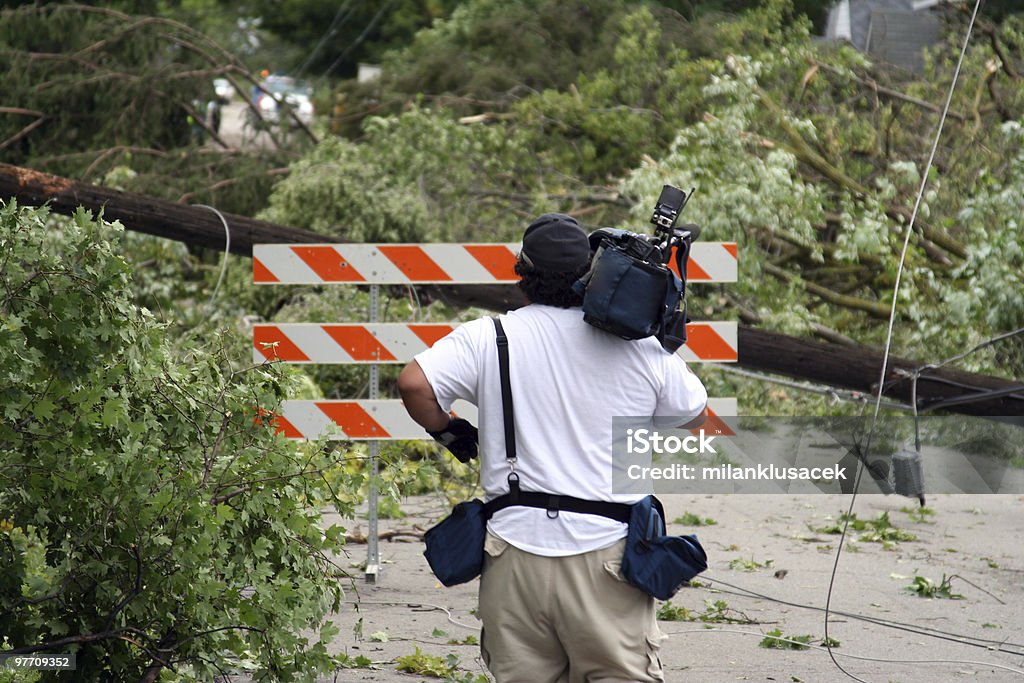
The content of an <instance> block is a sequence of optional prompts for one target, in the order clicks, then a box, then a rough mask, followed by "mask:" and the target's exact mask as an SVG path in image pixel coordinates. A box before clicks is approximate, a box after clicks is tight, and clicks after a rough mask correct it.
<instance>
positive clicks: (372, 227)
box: [261, 108, 529, 242]
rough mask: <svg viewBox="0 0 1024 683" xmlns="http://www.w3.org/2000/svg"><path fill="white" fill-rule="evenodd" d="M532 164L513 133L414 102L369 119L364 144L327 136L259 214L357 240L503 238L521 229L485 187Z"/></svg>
mask: <svg viewBox="0 0 1024 683" xmlns="http://www.w3.org/2000/svg"><path fill="white" fill-rule="evenodd" d="M526 166H527V157H526V156H525V151H524V148H523V146H522V144H521V143H520V141H519V140H518V138H517V136H515V135H507V134H506V132H505V131H503V130H501V129H499V128H489V127H468V126H460V125H459V124H458V123H456V122H455V121H454V120H453V119H451V118H450V117H448V116H446V115H444V114H443V113H442V114H435V113H431V112H428V111H426V110H423V109H419V108H415V109H412V110H410V111H408V112H406V113H405V114H403V115H401V116H399V117H394V118H374V119H370V120H369V121H367V122H366V125H365V138H364V139H363V140H362V141H361V142H360V143H359V144H356V143H353V142H349V141H347V140H344V139H340V138H332V139H328V140H325V141H324V142H322V143H321V144H320V145H318V146H317V148H316V149H315V150H314V151H313V152H312V153H311V154H310V155H309V156H307V157H306V158H304V159H303V160H302V161H300V162H297V163H295V164H293V165H292V167H291V173H290V174H289V176H288V177H287V178H286V179H285V180H283V181H281V183H280V184H279V185H278V186H277V187H276V188H275V190H274V194H273V195H272V196H271V198H270V206H269V207H268V209H267V210H266V211H264V212H263V213H262V214H261V217H262V218H264V219H266V220H270V221H276V222H280V223H286V224H289V225H294V226H297V227H305V228H309V229H311V230H314V231H317V232H320V233H323V234H327V235H337V236H339V237H344V238H346V239H349V240H355V241H368V242H369V241H380V242H401V241H410V242H416V241H431V240H441V241H459V240H465V239H468V238H470V237H472V236H475V237H477V239H480V238H482V237H483V236H485V235H486V238H485V239H486V241H500V240H501V239H503V238H505V239H508V238H510V237H511V235H512V234H515V233H517V232H518V230H519V229H518V228H517V226H516V221H514V220H510V217H509V216H508V214H507V213H506V212H505V211H503V210H502V207H501V206H495V205H494V203H493V201H492V199H491V198H490V196H489V194H490V192H510V191H515V189H516V188H517V186H518V185H519V184H520V183H523V184H525V183H526V182H528V181H529V178H517V175H516V173H515V169H517V168H519V167H523V168H525V167H526Z"/></svg>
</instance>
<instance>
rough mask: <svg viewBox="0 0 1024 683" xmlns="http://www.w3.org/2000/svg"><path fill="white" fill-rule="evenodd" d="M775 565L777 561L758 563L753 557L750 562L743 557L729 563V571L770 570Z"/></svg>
mask: <svg viewBox="0 0 1024 683" xmlns="http://www.w3.org/2000/svg"><path fill="white" fill-rule="evenodd" d="M773 564H775V560H770V559H769V560H765V561H764V562H758V561H757V560H755V559H754V558H753V557H751V558H750V559H749V560H747V559H744V558H742V557H736V558H733V559H732V560H731V561H730V562H729V569H735V570H737V571H743V572H753V571H757V570H758V569H770V568H771V566H772V565H773Z"/></svg>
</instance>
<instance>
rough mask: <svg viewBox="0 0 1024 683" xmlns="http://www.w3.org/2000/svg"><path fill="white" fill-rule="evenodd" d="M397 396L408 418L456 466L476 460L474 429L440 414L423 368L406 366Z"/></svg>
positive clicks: (446, 414) (476, 441)
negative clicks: (442, 449)
mask: <svg viewBox="0 0 1024 683" xmlns="http://www.w3.org/2000/svg"><path fill="white" fill-rule="evenodd" d="M398 393H399V394H401V395H402V401H403V403H404V404H405V410H406V412H408V413H409V417H411V418H412V419H413V420H415V421H416V423H417V424H419V425H420V426H421V427H423V428H424V429H426V430H427V434H429V435H430V436H431V437H432V438H433V439H434V440H435V441H437V442H438V443H439V444H441V445H442V446H444V447H445V448H447V449H448V450H449V451H450V452H451V454H452V455H454V456H455V457H456V458H457V459H458V460H459V462H469V461H470V460H472V459H473V458H475V457H476V456H477V448H478V446H477V444H478V441H479V436H478V434H477V429H476V427H474V426H473V425H471V424H470V423H469V422H467V421H466V420H463V419H462V418H459V417H455V416H454V415H449V414H448V413H446V412H444V410H442V408H441V406H440V405H439V404H438V402H437V395H436V394H434V389H433V387H431V386H430V382H429V381H428V380H427V376H426V374H424V372H423V368H421V367H420V364H419V363H417V362H416V361H412V362H411V363H409V364H408V365H406V366H405V368H403V369H402V372H401V374H400V375H399V376H398Z"/></svg>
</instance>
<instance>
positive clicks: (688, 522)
mask: <svg viewBox="0 0 1024 683" xmlns="http://www.w3.org/2000/svg"><path fill="white" fill-rule="evenodd" d="M672 523H673V524H682V525H683V526H713V525H715V524H718V522H716V521H715V520H713V519H711V518H710V517H701V516H700V515H697V514H694V513H692V512H684V513H683V515H682V516H681V517H676V518H675V519H674V520H672Z"/></svg>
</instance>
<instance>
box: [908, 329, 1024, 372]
mask: <svg viewBox="0 0 1024 683" xmlns="http://www.w3.org/2000/svg"><path fill="white" fill-rule="evenodd" d="M1021 334H1024V327H1018V328H1017V329H1016V330H1013V331H1012V332H1005V333H1003V334H1000V335H997V336H995V337H992V338H991V339H986V340H985V341H983V342H981V343H980V344H978V345H977V346H975V347H974V348H972V349H969V350H967V351H964V352H963V353H958V354H957V355H955V356H950V357H949V358H947V359H946V360H941V361H939V362H938V363H930V364H928V365H925V366H923V367H922V368H921V371H922V372H923V371H924V370H937V369H938V368H941V367H942V366H944V365H948V364H949V363H952V362H954V361H958V360H963V359H964V358H967V356H970V355H971V354H972V353H975V352H977V351H981V350H982V349H984V348H985V347H987V346H992V345H993V344H995V343H996V342H1001V341H1003V340H1004V339H1009V338H1010V337H1016V336H1018V335H1021Z"/></svg>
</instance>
